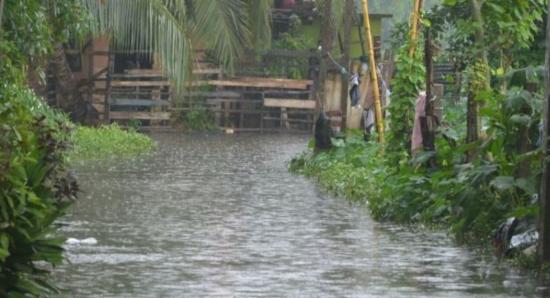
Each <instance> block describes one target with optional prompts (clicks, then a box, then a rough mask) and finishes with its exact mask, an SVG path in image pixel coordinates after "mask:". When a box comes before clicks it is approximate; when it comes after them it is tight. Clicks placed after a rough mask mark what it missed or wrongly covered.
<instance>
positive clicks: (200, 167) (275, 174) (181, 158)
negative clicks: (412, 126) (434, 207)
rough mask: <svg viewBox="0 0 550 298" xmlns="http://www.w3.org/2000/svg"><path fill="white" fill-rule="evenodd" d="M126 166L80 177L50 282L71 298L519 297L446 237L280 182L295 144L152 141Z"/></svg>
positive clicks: (518, 290)
mask: <svg viewBox="0 0 550 298" xmlns="http://www.w3.org/2000/svg"><path fill="white" fill-rule="evenodd" d="M154 137H155V138H156V139H158V141H159V150H158V152H156V153H155V154H152V155H151V156H147V157H143V158H139V159H137V160H134V161H119V162H116V163H97V164H94V163H90V164H87V165H83V166H81V167H80V168H79V169H78V172H79V176H80V178H81V184H82V189H83V196H82V197H81V198H80V199H79V201H78V202H77V203H76V204H75V205H74V207H73V208H72V211H71V213H70V214H69V215H68V216H67V217H66V218H64V219H63V223H64V224H65V225H64V227H63V229H62V232H63V233H64V234H65V235H67V236H68V237H74V238H78V239H82V238H86V237H94V238H96V239H97V240H98V244H97V245H94V246H70V247H67V252H66V254H67V257H68V261H69V262H67V263H66V264H64V265H63V266H60V267H59V268H57V269H56V273H55V279H56V280H57V281H58V282H59V283H61V284H62V285H63V286H64V287H65V288H66V289H67V294H68V295H69V296H71V297H72V296H74V297H182V296H185V297H249V296H253V297H257V296H263V297H335V296H340V297H341V296H347V297H380V296H387V297H403V296H413V297H464V296H476V297H483V296H490V297H517V296H529V295H541V296H542V295H543V294H544V293H545V292H546V291H547V290H546V289H545V288H543V287H539V288H537V283H536V282H535V281H534V279H533V278H532V277H530V276H529V275H527V274H525V273H522V272H517V271H514V270H511V269H508V268H504V267H501V266H500V265H499V264H498V262H496V261H495V260H494V259H493V258H492V257H491V256H486V255H482V254H478V253H477V252H475V251H472V250H468V249H466V248H464V247H459V246H456V245H455V244H453V242H452V241H450V240H449V239H448V237H447V236H446V235H445V234H444V233H438V232H435V233H434V232H428V231H423V230H419V229H417V230H416V231H415V230H411V229H410V228H407V227H403V226H397V225H391V224H381V223H377V222H375V221H373V220H372V219H371V218H370V217H369V214H368V212H367V211H366V208H364V207H363V206H357V205H351V204H349V203H347V202H346V201H345V200H342V199H339V198H333V197H331V196H328V195H324V194H323V193H322V192H321V191H319V189H318V188H317V187H316V185H315V184H314V183H312V182H311V181H309V180H308V179H305V178H303V177H299V176H294V175H291V174H290V173H288V172H287V170H286V162H287V161H288V160H289V159H290V158H291V157H292V156H293V155H295V154H297V153H299V152H300V151H301V150H303V148H305V145H306V143H307V138H306V137H302V136H285V135H263V136H259V135H243V136H239V135H234V136H223V135H214V136H179V135H156V136H154Z"/></svg>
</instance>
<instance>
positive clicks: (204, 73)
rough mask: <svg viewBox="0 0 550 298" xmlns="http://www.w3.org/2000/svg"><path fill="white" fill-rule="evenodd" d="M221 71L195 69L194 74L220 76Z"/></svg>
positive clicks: (217, 69) (216, 69)
mask: <svg viewBox="0 0 550 298" xmlns="http://www.w3.org/2000/svg"><path fill="white" fill-rule="evenodd" d="M220 72H221V69H219V68H200V69H193V74H202V75H207V74H220Z"/></svg>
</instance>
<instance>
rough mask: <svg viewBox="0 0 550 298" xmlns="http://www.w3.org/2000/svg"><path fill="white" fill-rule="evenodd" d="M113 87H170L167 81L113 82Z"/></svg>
mask: <svg viewBox="0 0 550 298" xmlns="http://www.w3.org/2000/svg"><path fill="white" fill-rule="evenodd" d="M111 84H112V86H113V87H164V86H170V82H168V81H113V82H112V83H111Z"/></svg>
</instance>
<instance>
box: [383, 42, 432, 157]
mask: <svg viewBox="0 0 550 298" xmlns="http://www.w3.org/2000/svg"><path fill="white" fill-rule="evenodd" d="M421 57H422V56H421V52H420V51H419V50H417V51H415V55H414V57H413V58H411V57H409V54H408V45H407V44H406V45H404V46H402V47H401V49H400V51H399V54H398V56H397V61H396V74H395V77H394V78H393V80H392V82H391V85H392V87H393V89H392V91H393V92H392V98H391V103H390V105H389V107H388V111H389V113H390V116H389V121H390V131H389V134H388V146H387V149H388V153H389V154H392V155H394V156H397V157H399V156H405V157H406V156H407V152H408V151H409V150H410V147H411V146H410V142H411V136H410V135H411V132H412V128H413V122H414V111H415V102H416V98H417V97H418V94H419V91H420V90H422V89H423V87H424V86H425V83H424V81H425V72H426V70H425V68H424V64H423V63H422V58H421Z"/></svg>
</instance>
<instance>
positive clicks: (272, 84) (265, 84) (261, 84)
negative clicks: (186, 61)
mask: <svg viewBox="0 0 550 298" xmlns="http://www.w3.org/2000/svg"><path fill="white" fill-rule="evenodd" d="M206 82H207V83H208V84H210V85H214V86H222V87H255V88H278V89H302V90H307V89H308V86H309V84H305V83H300V82H278V81H250V80H249V81H242V80H208V81H206Z"/></svg>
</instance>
